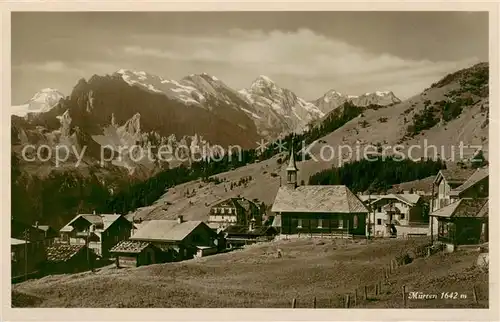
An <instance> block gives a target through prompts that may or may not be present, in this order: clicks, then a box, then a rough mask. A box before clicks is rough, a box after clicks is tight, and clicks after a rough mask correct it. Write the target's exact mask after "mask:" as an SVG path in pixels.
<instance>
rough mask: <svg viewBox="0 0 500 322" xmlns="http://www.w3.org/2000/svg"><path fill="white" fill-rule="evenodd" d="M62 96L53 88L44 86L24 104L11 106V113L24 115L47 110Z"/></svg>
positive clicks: (55, 104) (62, 96)
mask: <svg viewBox="0 0 500 322" xmlns="http://www.w3.org/2000/svg"><path fill="white" fill-rule="evenodd" d="M62 98H64V95H63V94H62V93H61V92H60V91H58V90H57V89H55V88H44V89H42V90H40V91H39V92H37V93H35V95H33V97H31V99H29V100H28V101H27V102H26V103H25V104H22V105H17V106H12V111H11V113H12V115H17V116H21V117H24V116H26V115H27V114H28V113H43V112H48V111H50V110H51V109H52V108H54V107H55V106H57V104H58V103H59V101H60V100H61V99H62Z"/></svg>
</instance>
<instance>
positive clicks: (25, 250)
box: [23, 228, 30, 281]
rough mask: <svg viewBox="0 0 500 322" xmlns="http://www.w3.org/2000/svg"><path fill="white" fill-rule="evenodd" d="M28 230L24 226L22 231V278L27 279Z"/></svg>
mask: <svg viewBox="0 0 500 322" xmlns="http://www.w3.org/2000/svg"><path fill="white" fill-rule="evenodd" d="M29 235H30V231H29V228H26V229H25V230H24V231H23V237H24V280H26V281H27V280H28V240H29Z"/></svg>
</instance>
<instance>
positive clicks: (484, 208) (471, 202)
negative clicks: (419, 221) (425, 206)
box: [431, 198, 488, 251]
mask: <svg viewBox="0 0 500 322" xmlns="http://www.w3.org/2000/svg"><path fill="white" fill-rule="evenodd" d="M431 216H432V217H434V218H436V219H437V223H438V224H437V231H438V233H437V241H439V242H443V243H445V244H446V246H447V249H448V250H449V251H453V250H454V249H455V248H456V247H457V246H460V245H474V244H480V243H483V242H487V241H488V199H487V198H463V199H459V200H458V201H455V202H453V203H451V204H449V205H447V206H445V207H443V208H440V209H439V210H437V211H435V212H433V213H432V214H431Z"/></svg>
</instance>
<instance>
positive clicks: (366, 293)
mask: <svg viewBox="0 0 500 322" xmlns="http://www.w3.org/2000/svg"><path fill="white" fill-rule="evenodd" d="M366 300H368V287H367V286H366V285H365V301H366Z"/></svg>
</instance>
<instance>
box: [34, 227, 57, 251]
mask: <svg viewBox="0 0 500 322" xmlns="http://www.w3.org/2000/svg"><path fill="white" fill-rule="evenodd" d="M33 227H35V228H38V229H40V230H42V231H43V233H44V237H45V238H44V245H45V247H49V246H52V245H53V244H54V243H55V242H56V240H57V238H58V237H59V234H58V232H57V230H55V229H54V228H52V227H51V226H48V225H38V223H35V225H34V226H33Z"/></svg>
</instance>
